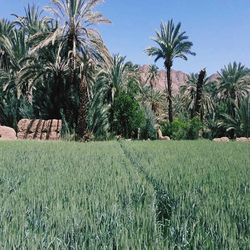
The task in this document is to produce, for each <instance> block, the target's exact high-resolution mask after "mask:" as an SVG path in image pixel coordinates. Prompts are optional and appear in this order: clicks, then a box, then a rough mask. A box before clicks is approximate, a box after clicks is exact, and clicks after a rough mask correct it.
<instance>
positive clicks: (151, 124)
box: [140, 108, 156, 140]
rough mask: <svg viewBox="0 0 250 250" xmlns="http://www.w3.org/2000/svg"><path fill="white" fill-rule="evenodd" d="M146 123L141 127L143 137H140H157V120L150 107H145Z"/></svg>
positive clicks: (153, 138) (152, 138)
mask: <svg viewBox="0 0 250 250" xmlns="http://www.w3.org/2000/svg"><path fill="white" fill-rule="evenodd" d="M145 118H146V121H145V125H144V126H143V127H142V129H141V138H140V139H145V140H147V139H151V140H155V139H156V128H155V125H156V121H155V115H154V113H153V111H152V110H151V109H149V108H146V109H145Z"/></svg>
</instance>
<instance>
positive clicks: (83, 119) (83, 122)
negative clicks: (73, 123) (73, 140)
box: [77, 77, 89, 138]
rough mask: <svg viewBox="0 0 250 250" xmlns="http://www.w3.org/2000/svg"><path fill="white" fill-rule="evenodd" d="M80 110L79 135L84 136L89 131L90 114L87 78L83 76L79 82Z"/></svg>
mask: <svg viewBox="0 0 250 250" xmlns="http://www.w3.org/2000/svg"><path fill="white" fill-rule="evenodd" d="M79 100H80V103H79V110H78V121H77V135H78V137H79V138H82V137H83V135H84V134H85V133H86V132H87V131H86V130H87V115H88V104H89V97H88V89H87V82H86V78H85V77H83V78H82V79H81V81H80V84H79Z"/></svg>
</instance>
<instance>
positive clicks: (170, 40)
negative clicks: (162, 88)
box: [146, 20, 195, 122]
mask: <svg viewBox="0 0 250 250" xmlns="http://www.w3.org/2000/svg"><path fill="white" fill-rule="evenodd" d="M180 28H181V23H178V24H177V25H176V26H175V24H174V22H173V20H170V21H169V22H168V23H167V24H166V23H161V26H160V32H158V31H157V32H156V37H155V38H153V41H154V42H155V43H156V44H157V45H158V46H157V47H150V48H148V49H147V50H146V52H147V54H148V55H149V56H154V57H155V62H157V61H158V60H159V59H163V60H164V66H165V68H166V70H167V93H168V116H169V121H170V122H172V121H173V104H172V102H173V100H172V80H171V68H172V66H173V62H174V59H175V58H181V59H184V60H187V55H195V53H193V52H192V51H191V48H192V46H193V43H192V42H190V41H188V36H186V32H181V30H180Z"/></svg>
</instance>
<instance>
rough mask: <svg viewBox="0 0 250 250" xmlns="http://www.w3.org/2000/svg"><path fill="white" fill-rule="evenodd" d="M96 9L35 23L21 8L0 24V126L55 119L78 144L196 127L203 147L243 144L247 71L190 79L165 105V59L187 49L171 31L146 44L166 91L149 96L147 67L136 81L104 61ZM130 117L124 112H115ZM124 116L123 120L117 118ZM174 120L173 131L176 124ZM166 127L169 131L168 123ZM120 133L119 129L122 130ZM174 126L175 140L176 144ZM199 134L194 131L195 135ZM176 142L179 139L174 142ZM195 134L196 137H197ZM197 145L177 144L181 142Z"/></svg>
mask: <svg viewBox="0 0 250 250" xmlns="http://www.w3.org/2000/svg"><path fill="white" fill-rule="evenodd" d="M101 2H102V1H101V0H95V1H93V0H58V1H51V5H50V7H49V8H47V9H46V12H44V13H42V12H41V11H40V9H39V8H37V7H35V6H28V7H27V8H26V9H25V15H24V16H15V18H14V20H13V21H8V20H5V19H1V20H0V123H1V124H2V125H7V126H11V127H14V128H16V125H17V122H18V120H19V119H21V118H43V119H51V118H58V119H63V121H64V126H65V129H64V132H65V133H69V134H76V135H77V137H78V138H82V136H83V135H84V134H85V133H87V132H91V133H93V134H95V137H96V138H103V139H105V138H106V139H107V138H109V137H112V136H114V135H118V134H121V135H122V136H123V137H134V136H135V137H136V136H137V133H138V128H140V131H142V133H141V137H142V138H145V139H147V138H154V137H155V132H154V129H155V125H156V123H158V124H159V123H160V124H161V125H162V127H163V129H164V131H165V132H166V133H167V134H168V135H169V136H171V137H175V138H177V137H180V136H175V135H174V133H175V132H174V131H173V130H171V129H165V128H166V127H167V128H170V127H172V123H173V122H175V129H176V124H178V123H180V124H184V127H186V126H189V125H190V124H193V122H190V119H196V120H197V119H198V120H199V121H200V126H197V123H196V122H194V123H195V124H196V126H195V128H191V130H194V129H197V128H198V129H199V130H201V131H202V132H203V133H202V134H203V136H205V137H209V138H212V137H215V136H223V135H228V136H230V137H235V136H249V133H250V132H249V129H250V111H249V110H250V108H249V107H250V104H249V88H250V87H249V86H250V84H249V70H248V69H247V68H246V67H245V66H244V65H242V64H241V63H235V62H234V63H230V64H229V65H228V66H225V68H224V69H222V70H221V71H220V72H219V77H218V79H216V81H211V80H209V79H210V78H207V77H206V70H205V69H204V70H202V71H201V72H200V74H191V75H190V76H189V80H188V83H187V84H185V83H183V86H182V88H181V90H180V91H179V93H178V94H177V95H173V92H172V81H171V69H172V67H173V64H174V60H175V59H178V58H180V59H184V60H187V56H188V55H195V53H193V52H192V51H191V49H192V45H193V44H192V42H190V41H189V40H188V36H187V35H186V32H183V31H182V30H181V24H180V23H178V24H177V25H175V24H174V22H173V20H171V21H169V22H168V23H162V24H161V26H160V31H159V32H157V33H156V37H155V39H153V40H154V42H155V44H156V47H150V48H148V49H147V50H146V53H147V54H148V55H150V56H153V57H154V58H155V61H158V60H159V59H163V61H164V66H165V68H166V71H167V83H166V91H165V92H159V91H158V90H157V89H156V88H155V83H156V81H157V77H158V73H157V70H158V68H157V67H156V66H154V65H151V66H150V67H149V71H148V77H147V78H146V80H145V79H144V80H143V79H142V78H141V77H140V73H139V66H138V65H134V64H133V63H132V62H127V61H126V58H125V57H122V56H120V55H114V56H112V55H110V52H109V51H108V49H107V48H106V46H105V44H104V43H103V41H102V38H101V36H100V34H99V33H98V31H97V30H96V25H97V24H102V23H109V22H110V21H109V20H108V19H106V18H105V17H104V16H102V14H100V13H99V12H96V11H95V8H96V6H97V5H98V4H99V3H101ZM126 105H128V107H130V108H131V110H130V112H127V113H126V112H125V110H124V107H126ZM124 112H125V113H124ZM176 119H177V121H176ZM168 121H169V123H168ZM125 124H126V128H125V127H124V126H125ZM182 127H183V126H180V128H178V129H177V130H180V132H178V134H179V135H180V134H183V131H181V130H182ZM198 132H199V131H196V134H198ZM184 134H185V133H184ZM200 134H201V133H200ZM193 137H195V138H196V137H197V136H191V137H189V136H187V135H185V136H184V137H181V138H190V139H192V138H193Z"/></svg>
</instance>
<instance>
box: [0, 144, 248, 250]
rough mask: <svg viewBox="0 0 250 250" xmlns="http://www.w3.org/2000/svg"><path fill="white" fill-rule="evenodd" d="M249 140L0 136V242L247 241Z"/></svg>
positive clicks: (9, 245) (118, 245)
mask: <svg viewBox="0 0 250 250" xmlns="http://www.w3.org/2000/svg"><path fill="white" fill-rule="evenodd" d="M249 149H250V148H249V145H248V144H242V143H237V142H232V143H229V144H226V145H224V144H214V143H213V142H209V141H197V142H192V141H182V142H169V143H165V142H159V141H155V142H133V143H131V142H127V143H126V142H121V143H120V142H95V143H88V144H80V143H73V142H71V143H67V142H47V143H43V142H0V159H1V161H0V173H1V176H0V204H1V213H0V248H1V249H247V248H248V247H249V240H250V239H249V233H250V232H249V223H250V207H249V205H250V204H249V198H250V197H249V165H250V162H249Z"/></svg>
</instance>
